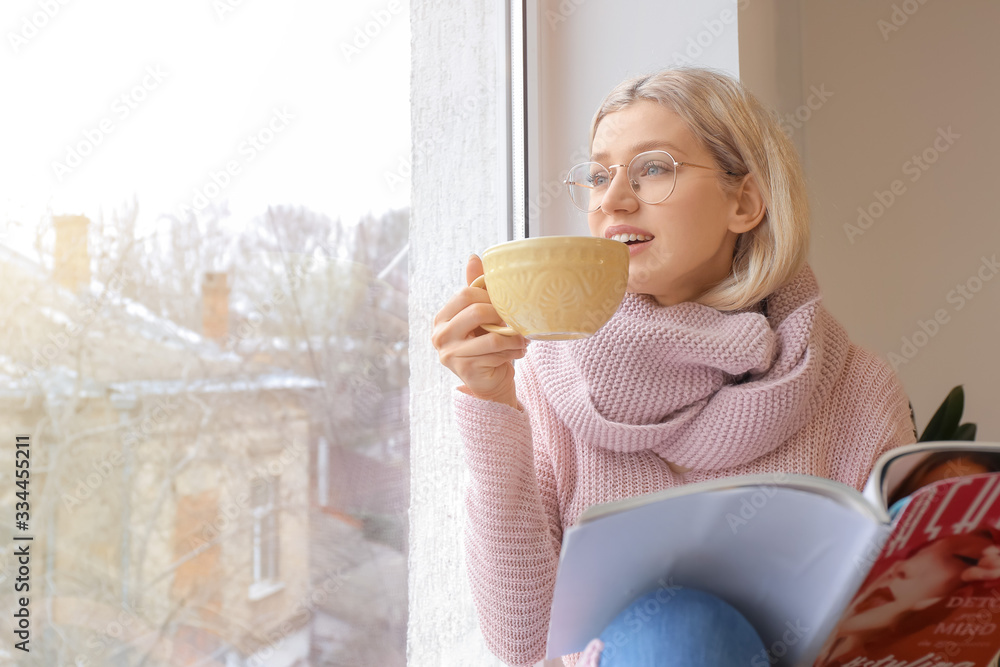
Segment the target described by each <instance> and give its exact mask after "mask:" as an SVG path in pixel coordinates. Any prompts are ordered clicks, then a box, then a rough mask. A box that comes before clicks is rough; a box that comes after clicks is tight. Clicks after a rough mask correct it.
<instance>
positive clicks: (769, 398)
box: [432, 69, 914, 665]
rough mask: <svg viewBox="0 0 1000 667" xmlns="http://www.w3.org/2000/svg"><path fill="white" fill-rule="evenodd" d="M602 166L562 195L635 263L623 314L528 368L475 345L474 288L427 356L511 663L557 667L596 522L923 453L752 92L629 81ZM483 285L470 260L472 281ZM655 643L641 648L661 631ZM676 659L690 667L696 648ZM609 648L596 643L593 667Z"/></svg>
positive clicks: (595, 145) (538, 352) (898, 390)
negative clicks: (566, 615)
mask: <svg viewBox="0 0 1000 667" xmlns="http://www.w3.org/2000/svg"><path fill="white" fill-rule="evenodd" d="M590 146H591V156H592V161H593V162H594V163H600V165H603V167H601V166H600V165H594V164H590V165H586V166H584V167H581V168H579V169H577V168H574V169H573V170H571V176H572V177H571V178H570V179H568V180H569V181H571V183H577V182H578V183H579V185H573V184H571V185H570V189H571V191H573V192H574V195H573V196H574V202H575V203H576V204H577V205H578V207H580V208H582V209H584V210H586V211H587V223H588V225H589V229H590V233H591V234H592V235H594V236H601V237H607V238H617V239H619V240H623V241H627V242H628V243H629V245H630V254H631V261H630V266H629V281H628V290H627V291H628V293H627V294H626V296H625V300H624V301H623V302H622V305H621V307H620V308H619V310H618V312H617V313H616V315H615V316H614V317H613V318H612V319H611V321H610V322H608V324H607V325H605V326H604V327H603V328H602V329H601V330H600V331H599V332H598V333H597V334H596V335H594V336H593V337H591V338H588V339H585V340H580V341H570V342H541V341H537V342H534V343H532V345H531V348H530V351H529V350H528V345H527V341H525V340H524V339H523V338H521V337H517V336H513V337H504V336H501V335H497V334H488V333H486V332H485V331H484V330H483V329H481V328H480V325H482V324H485V323H499V322H500V318H499V317H498V316H497V314H496V311H495V310H494V309H493V308H492V306H491V305H490V302H489V297H488V295H487V293H486V292H485V291H484V290H482V289H476V288H469V287H467V288H463V289H461V290H459V291H458V292H457V293H456V294H455V295H454V296H453V297H452V298H451V299H450V300H449V301H448V303H447V304H445V306H444V307H443V308H442V309H441V311H440V312H439V313H438V314H437V316H436V317H435V326H434V333H433V336H432V340H433V343H434V346H435V347H436V348H437V350H438V353H439V356H440V359H441V362H442V363H443V364H444V365H445V366H447V367H448V368H450V369H451V370H452V371H453V372H454V373H455V374H456V375H457V376H458V377H459V379H460V380H461V381H462V385H461V386H459V387H458V389H457V391H456V393H455V408H456V415H457V423H458V426H459V429H460V432H461V435H462V438H463V440H464V443H465V452H466V459H467V461H468V465H469V468H470V472H471V479H472V482H471V485H470V486H469V489H468V492H467V508H468V514H469V523H468V525H467V530H466V555H467V560H468V567H469V575H470V579H471V582H472V589H473V593H474V596H475V599H476V605H477V610H478V612H479V617H480V623H481V627H482V630H483V634H484V635H485V637H486V641H487V643H488V645H489V646H490V648H491V650H493V651H494V653H496V654H497V655H498V656H500V657H501V658H502V659H503V660H505V661H506V662H508V663H509V664H513V665H531V664H533V663H535V662H536V661H538V660H541V659H542V657H543V656H544V651H545V641H546V632H547V627H548V620H549V607H550V604H551V600H552V591H553V586H554V582H555V573H556V566H557V563H558V558H559V549H560V543H561V538H562V534H563V530H564V529H565V528H567V527H569V526H571V525H573V524H574V523H575V522H576V520H577V517H579V515H580V514H581V513H582V512H583V511H584V510H585V509H586V508H587V507H589V506H591V505H594V504H596V503H604V502H609V501H612V500H617V499H620V498H624V497H629V496H635V495H639V494H643V493H649V492H653V491H658V490H661V489H665V488H670V487H674V486H678V485H680V484H686V483H690V482H697V481H702V480H708V479H715V478H718V477H726V476H734V475H744V474H753V473H766V472H777V471H784V472H789V473H803V474H810V475H818V476H823V477H828V478H832V479H836V480H839V481H841V482H844V483H847V484H850V485H852V486H854V487H856V488H860V487H861V486H862V485H863V483H864V481H865V478H866V477H867V475H868V473H869V471H870V469H871V467H872V464H873V463H874V461H875V459H876V458H877V457H878V456H879V455H880V454H882V453H883V452H884V451H886V450H887V449H889V448H891V447H896V446H899V445H903V444H907V443H911V442H913V440H914V438H913V425H912V422H911V421H910V413H909V406H908V401H907V397H906V395H905V393H904V391H903V389H902V387H901V386H900V384H899V381H898V380H897V378H896V377H895V375H894V374H893V373H892V371H891V370H890V369H889V368H888V367H887V365H886V364H885V363H883V362H882V361H881V360H879V359H878V358H876V357H875V356H874V355H873V354H871V353H870V352H868V351H866V350H863V349H861V348H859V347H858V346H856V345H854V344H852V343H851V342H850V341H849V339H848V336H847V333H846V332H845V331H844V329H843V327H841V326H840V324H839V323H837V321H836V320H834V318H833V317H832V316H831V315H830V314H829V313H828V312H827V311H826V310H825V309H824V308H823V307H822V306H821V305H820V295H819V291H818V288H817V285H816V280H815V278H814V276H813V273H812V271H811V270H810V269H809V267H808V266H807V264H806V254H807V251H808V237H809V232H808V229H809V220H808V205H807V201H806V191H805V186H804V183H803V177H802V173H801V168H800V166H799V163H798V159H797V157H796V155H795V151H794V149H793V148H792V145H791V143H790V142H789V140H788V138H787V137H785V136H784V134H782V132H781V129H780V127H779V126H778V123H777V121H776V119H775V116H773V115H772V114H771V113H769V112H768V111H766V110H765V109H764V108H763V107H762V106H761V105H760V104H759V103H758V102H757V100H756V99H755V98H754V97H753V96H752V95H750V94H749V93H748V92H747V91H745V90H744V89H743V88H742V87H741V86H740V84H739V83H738V82H737V81H734V80H733V79H731V78H729V77H727V76H724V75H721V74H718V73H715V72H712V71H709V70H703V69H680V70H666V71H663V72H659V73H657V74H655V75H651V76H641V77H636V78H634V79H629V80H627V81H625V82H623V83H622V84H620V85H619V86H617V87H616V88H615V89H614V90H612V91H611V93H610V94H609V95H608V96H607V97H606V98H605V100H604V102H603V103H602V104H601V107H600V108H599V109H598V111H597V114H596V115H595V117H594V120H593V123H592V126H591V142H590ZM651 152H653V153H652V154H650V153H651ZM650 169H652V170H653V171H649V170H650ZM664 169H667V170H672V171H673V172H674V176H673V181H672V187H671V188H670V191H669V192H666V191H665V190H660V189H656V188H653V189H652V190H655V192H652V191H651V189H650V188H649V187H646V186H644V185H643V183H645V182H646V179H645V177H646V176H647V175H648V174H650V173H653V174H662V173H664V172H662V171H661V170H664ZM580 175H582V178H579V179H577V176H580ZM664 193H665V195H666V196H664V197H663V198H662V199H661V196H663V195H664ZM633 235H634V236H633ZM481 273H482V264H481V262H480V261H479V260H478V258H476V257H471V258H470V260H469V263H468V265H467V267H466V277H467V282H468V283H471V282H472V281H473V279H475V278H476V277H478V276H479V275H480V274H481ZM515 359H522V361H520V362H519V363H518V366H517V372H516V373H515V370H514V365H513V361H514V360H515ZM663 607H664V609H665V610H666V609H677V608H678V606H674V607H671V606H670V605H663ZM729 612H730V610H727V609H720V610H719V613H720V614H722V615H723V616H725V615H726V614H728V613H729ZM667 625H669V624H667ZM646 627H647V628H648V630H647V631H645V632H643V631H640V633H638V634H640V635H644V636H648V635H649V634H650V633H657V632H660V631H659V630H656V629H655V628H657V627H662V626H657V625H656V624H652V623H650V624H647V626H646ZM609 629H610V628H609ZM706 641H712V640H711V638H708V637H705V636H700V635H699V636H698V638H697V639H696V640H693V641H692V642H691V643H692V644H694V643H702V644H704V643H705V642H706ZM664 642H665V643H666V644H668V645H669V648H665V649H664V651H665V652H668V653H669V654H670V655H672V656H674V657H675V658H677V659H678V660H679V664H693V663H691V662H687V661H685V660H684V659H683V654H684V651H686V650H688V647H685V646H681V645H680V643H679V641H678V640H677V639H676V638H675V639H672V640H671V639H670V638H667V639H665V640H664ZM600 648H601V642H599V641H598V642H592V645H591V647H589V649H588V660H591V661H595V660H596V658H597V655H598V654H599V653H600V652H601V651H600ZM746 648H747V650H750V649H751V647H750V645H749V644H748V646H747V647H746ZM615 654H616V656H618V657H619V658H620V657H621V656H622V655H627V647H625V648H623V647H616V651H615ZM678 656H680V657H678ZM578 658H579V656H568V657H567V658H566V659H565V662H566V663H567V664H569V665H573V664H576V661H577V659H578ZM604 658H607V656H604ZM604 658H602V662H601V664H604V665H609V664H612V661H611V660H605V659H604ZM660 660H661V661H660V662H659V663H657V664H668V663H667V662H665V661H663V660H664V659H663V658H662V657H661V658H660ZM594 664H596V662H594ZM620 664H629V663H628V662H627V661H626V662H625V663H620ZM631 664H640V663H639V662H632V663H631Z"/></svg>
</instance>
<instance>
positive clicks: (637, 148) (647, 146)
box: [590, 139, 684, 162]
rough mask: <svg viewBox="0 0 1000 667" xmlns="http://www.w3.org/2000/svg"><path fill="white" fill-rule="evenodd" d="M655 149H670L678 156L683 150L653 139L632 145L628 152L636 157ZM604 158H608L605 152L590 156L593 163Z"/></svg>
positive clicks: (667, 142) (666, 142)
mask: <svg viewBox="0 0 1000 667" xmlns="http://www.w3.org/2000/svg"><path fill="white" fill-rule="evenodd" d="M656 148H670V149H672V150H673V151H674V152H675V153H678V154H683V153H684V150H683V149H681V148H680V147H678V146H676V145H675V144H672V143H670V142H669V141H665V140H658V139H653V140H651V141H643V142H642V143H638V144H635V145H633V146H632V147H631V148H629V149H628V150H629V152H630V153H631V154H632V155H638V154H639V153H645V152H646V151H651V150H653V149H656ZM606 157H608V154H607V153H606V152H601V153H594V154H593V155H591V156H590V159H591V160H592V161H594V162H600V160H602V159H604V158H606Z"/></svg>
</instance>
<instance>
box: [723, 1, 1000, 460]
mask: <svg viewBox="0 0 1000 667" xmlns="http://www.w3.org/2000/svg"><path fill="white" fill-rule="evenodd" d="M774 4H775V3H773V2H771V3H769V2H765V1H764V0H757V2H755V3H752V4H750V5H749V6H748V7H747V8H746V11H744V12H741V15H740V21H741V68H742V69H743V71H744V73H745V78H744V80H745V81H747V83H748V85H750V87H751V88H752V89H754V90H755V91H757V92H759V93H760V94H761V97H762V98H765V99H766V100H767V101H768V102H769V103H772V104H774V105H775V106H777V107H778V109H779V111H780V112H781V113H782V115H783V116H784V117H785V119H786V123H787V125H786V127H788V129H789V130H790V131H791V132H792V133H793V137H794V138H796V139H797V140H798V142H799V145H800V148H801V149H802V150H803V153H804V167H805V170H806V175H807V178H808V181H809V187H810V194H811V203H812V205H813V217H812V220H813V245H812V252H811V261H812V265H813V267H814V269H815V270H816V273H817V276H818V279H819V282H820V287H821V289H822V291H823V294H824V300H825V303H826V305H827V307H828V308H829V309H830V310H831V311H832V312H833V313H834V315H836V316H837V317H838V318H839V319H840V320H841V321H842V322H843V323H844V325H845V326H846V327H847V329H848V331H849V332H850V333H851V336H852V337H853V338H854V339H855V340H856V341H857V342H859V343H860V344H862V345H864V346H865V347H868V348H869V349H871V350H872V351H874V352H876V353H877V354H879V355H881V356H882V357H883V358H885V359H887V360H888V361H889V362H890V364H891V365H893V366H894V367H895V368H896V370H897V373H898V374H899V377H900V379H901V380H902V382H903V384H904V386H905V387H906V389H907V391H908V393H909V394H910V397H911V400H912V402H913V404H914V408H915V411H916V416H917V423H918V426H919V428H920V429H921V430H922V429H923V427H924V426H925V425H926V423H927V421H928V420H929V419H930V417H931V415H932V414H933V412H934V410H935V409H936V408H937V406H938V405H939V404H940V403H941V401H942V400H943V399H944V397H945V395H946V394H947V392H948V390H950V389H951V387H953V386H955V385H957V384H963V385H964V386H965V391H966V399H967V400H966V410H965V419H966V420H968V421H973V422H976V423H978V424H979V435H978V438H977V439H979V440H985V441H988V440H993V441H998V440H1000V415H997V413H996V412H995V411H994V410H992V409H991V408H992V406H993V404H995V402H996V397H997V390H996V388H995V382H994V378H995V377H996V376H997V375H998V372H1000V357H998V355H997V354H996V352H995V349H994V343H995V341H996V340H997V330H998V318H997V313H998V308H1000V280H994V279H993V278H994V277H996V273H997V272H998V271H1000V266H998V265H996V264H994V260H993V257H994V256H995V255H997V254H1000V226H998V225H997V219H998V212H1000V204H998V203H997V200H996V198H995V196H994V191H995V190H996V186H995V184H994V180H995V176H994V174H995V173H996V169H995V165H996V155H997V153H998V151H1000V131H998V130H997V127H996V109H997V108H998V106H1000V89H998V87H997V86H996V85H995V82H996V73H995V69H996V64H997V63H998V62H1000V44H998V42H997V40H996V36H995V30H996V26H997V25H1000V4H997V3H993V2H987V1H985V0H982V1H977V2H963V3H944V2H927V1H918V0H907V1H906V2H895V3H888V2H878V3H870V2H863V1H861V0H850V1H846V2H838V3H827V2H815V1H802V2H782V3H781V11H775V10H774V8H773V7H769V5H774ZM768 14H770V16H769V17H768ZM762 17H764V21H763V22H764V24H765V25H767V22H768V21H770V25H772V26H782V27H781V28H778V29H776V30H775V34H776V35H777V37H776V39H775V41H774V43H775V44H778V45H779V46H778V47H775V48H776V49H777V50H780V51H781V52H782V53H783V54H784V55H785V58H786V61H792V62H794V61H795V60H796V59H797V60H798V61H799V74H798V77H799V78H798V86H797V88H798V91H799V95H798V99H796V96H795V95H794V94H789V93H788V92H787V91H789V90H790V89H792V88H794V87H795V86H794V85H789V82H790V81H794V78H795V72H794V68H789V70H790V71H786V72H783V73H778V72H777V68H772V70H771V71H772V74H771V79H772V80H771V82H770V83H769V82H768V81H767V78H768V77H767V76H757V75H756V74H755V73H760V72H762V70H766V69H767V68H766V67H761V61H763V60H766V56H765V55H763V54H764V53H765V50H764V49H762V48H759V46H760V44H759V43H760V41H762V40H760V36H759V34H758V33H756V32H745V31H743V27H744V26H746V25H747V24H750V23H754V22H758V23H759V22H761V19H762ZM745 19H746V21H745ZM796 32H797V33H798V35H796ZM744 36H745V37H746V39H747V40H748V43H750V44H743V43H742V38H743V37H744ZM796 38H797V39H798V40H799V46H798V51H799V53H798V54H796V53H795V51H796V48H795V47H794V46H790V45H789V42H794V41H795V40H796ZM748 45H752V46H753V47H754V48H747V47H748ZM769 85H770V86H771V87H770V88H769V87H768V86H769ZM777 90H784V91H786V94H785V97H784V98H782V97H781V96H780V95H778V94H776V92H775V91H777ZM824 98H825V99H824ZM795 105H798V106H795ZM810 105H811V107H812V108H810ZM859 209H860V210H859ZM963 290H964V294H963Z"/></svg>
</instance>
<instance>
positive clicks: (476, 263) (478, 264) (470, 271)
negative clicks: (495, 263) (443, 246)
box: [465, 254, 483, 285]
mask: <svg viewBox="0 0 1000 667" xmlns="http://www.w3.org/2000/svg"><path fill="white" fill-rule="evenodd" d="M481 275H483V260H481V259H480V258H479V255H476V254H472V255H469V261H468V262H466V263H465V284H466V285H471V284H472V281H473V280H475V279H476V278H478V277H479V276H481Z"/></svg>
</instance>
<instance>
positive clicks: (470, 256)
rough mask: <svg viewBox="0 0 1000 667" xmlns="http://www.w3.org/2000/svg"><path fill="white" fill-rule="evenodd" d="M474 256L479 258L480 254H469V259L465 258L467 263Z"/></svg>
mask: <svg viewBox="0 0 1000 667" xmlns="http://www.w3.org/2000/svg"><path fill="white" fill-rule="evenodd" d="M473 257H476V258H478V257H479V255H477V254H476V253H472V254H471V255H469V258H468V259H467V260H465V261H466V263H468V262H471V261H472V258H473Z"/></svg>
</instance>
